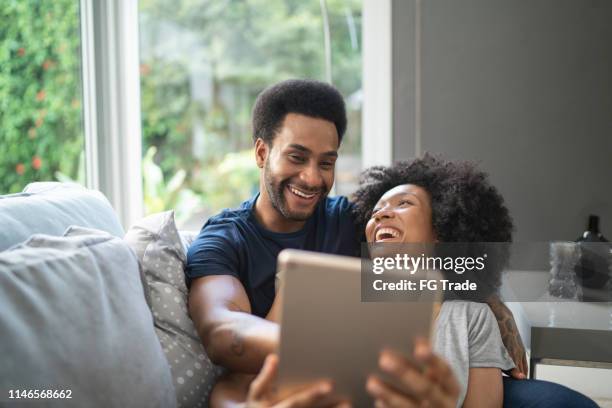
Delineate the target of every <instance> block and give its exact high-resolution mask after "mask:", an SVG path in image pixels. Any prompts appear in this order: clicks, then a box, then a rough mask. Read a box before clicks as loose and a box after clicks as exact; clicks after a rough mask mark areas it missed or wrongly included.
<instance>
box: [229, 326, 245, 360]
mask: <svg viewBox="0 0 612 408" xmlns="http://www.w3.org/2000/svg"><path fill="white" fill-rule="evenodd" d="M230 347H231V350H232V352H233V353H234V354H235V355H237V356H239V357H241V356H243V355H244V338H243V337H242V335H241V334H240V333H239V332H238V331H236V330H234V332H233V333H232V344H231V346H230Z"/></svg>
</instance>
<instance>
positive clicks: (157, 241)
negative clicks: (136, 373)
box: [124, 211, 222, 407]
mask: <svg viewBox="0 0 612 408" xmlns="http://www.w3.org/2000/svg"><path fill="white" fill-rule="evenodd" d="M124 240H125V241H126V242H127V243H128V245H130V246H131V247H132V249H133V250H134V251H135V252H136V255H137V256H138V258H139V260H140V262H141V265H142V269H143V272H144V275H145V280H146V282H147V286H148V299H149V301H150V307H151V311H152V312H153V319H154V321H155V330H156V332H157V335H158V337H159V340H160V342H161V344H162V347H163V349H164V352H165V353H166V358H167V359H168V363H169V364H170V370H171V371H172V376H173V381H174V386H175V388H176V396H177V401H178V404H179V406H182V407H203V406H208V398H209V396H210V391H211V390H212V387H213V385H214V384H215V382H216V380H217V378H218V377H219V375H220V374H221V372H222V369H221V368H220V367H217V366H215V365H214V364H212V362H211V361H210V359H209V358H208V356H207V355H206V352H205V350H204V347H203V346H202V343H201V340H200V337H199V336H198V333H197V332H196V329H195V326H194V324H193V322H192V321H191V318H190V317H189V313H188V311H187V299H188V298H187V297H188V290H187V287H186V285H185V272H184V268H185V263H186V261H187V256H186V254H185V247H184V243H183V242H182V240H181V237H180V235H179V232H178V230H177V228H176V224H175V222H174V212H173V211H167V212H163V213H157V214H153V215H150V216H148V217H145V218H143V219H142V220H140V221H138V222H137V223H136V224H134V225H133V226H132V227H130V229H129V230H128V232H127V234H126V235H125V238H124Z"/></svg>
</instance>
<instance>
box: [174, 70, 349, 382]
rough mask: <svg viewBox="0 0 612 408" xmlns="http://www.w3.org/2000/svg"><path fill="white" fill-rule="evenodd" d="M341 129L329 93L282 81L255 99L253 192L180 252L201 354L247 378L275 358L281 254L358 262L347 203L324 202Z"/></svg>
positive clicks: (338, 107)
mask: <svg viewBox="0 0 612 408" xmlns="http://www.w3.org/2000/svg"><path fill="white" fill-rule="evenodd" d="M345 130H346V113H345V107H344V100H343V98H342V95H340V93H339V92H338V91H337V90H336V89H335V88H333V87H332V86H330V85H328V84H325V83H322V82H318V81H309V80H289V81H284V82H281V83H279V84H276V85H274V86H272V87H270V88H268V89H266V90H265V91H264V92H262V93H261V94H260V95H259V97H258V98H257V101H256V103H255V107H254V109H253V139H254V142H255V159H256V161H257V165H258V166H259V168H260V169H261V172H260V179H259V191H260V192H259V193H258V194H256V195H255V196H254V197H253V198H251V199H249V200H247V201H245V202H244V203H242V205H241V206H240V207H239V208H238V209H234V210H225V211H222V212H221V213H220V214H218V215H216V216H214V217H212V218H210V219H209V220H208V222H207V223H206V225H204V227H203V228H202V231H201V232H200V234H199V235H198V237H197V238H196V240H195V241H194V243H193V244H192V246H191V247H190V249H189V253H188V265H187V270H186V274H187V279H188V284H189V285H190V295H189V310H190V314H191V317H192V319H193V321H194V323H195V325H196V328H197V330H198V333H199V335H200V337H201V338H202V342H203V344H204V346H205V347H206V350H207V352H208V354H209V357H210V358H211V360H212V361H213V362H215V363H216V364H220V365H223V366H225V367H227V368H229V369H230V370H232V371H236V372H242V373H256V372H257V371H258V370H259V369H260V368H261V366H262V364H263V361H264V359H265V357H266V356H267V355H268V354H269V353H271V352H273V351H275V348H276V344H277V341H278V330H279V329H278V325H277V324H276V323H272V322H270V321H268V320H265V317H266V315H267V314H268V312H269V310H270V308H271V306H272V303H273V301H274V297H275V291H274V277H275V273H276V258H277V255H278V253H279V252H280V251H281V250H282V249H285V248H297V249H305V250H311V251H318V252H326V253H332V254H340V255H354V256H357V255H358V248H359V243H358V236H359V235H358V234H357V231H356V227H355V224H354V221H353V218H352V215H351V212H350V204H349V202H348V200H347V198H346V197H333V198H330V197H328V196H327V195H328V193H329V191H330V189H331V187H332V185H333V183H334V168H335V161H336V158H337V157H338V148H339V146H340V142H341V141H342V136H343V135H344V132H345Z"/></svg>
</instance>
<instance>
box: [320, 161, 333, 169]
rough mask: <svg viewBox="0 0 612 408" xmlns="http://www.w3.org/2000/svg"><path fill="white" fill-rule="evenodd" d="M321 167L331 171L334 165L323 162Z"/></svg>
mask: <svg viewBox="0 0 612 408" xmlns="http://www.w3.org/2000/svg"><path fill="white" fill-rule="evenodd" d="M321 167H323V168H325V169H329V168H331V167H334V163H332V162H321Z"/></svg>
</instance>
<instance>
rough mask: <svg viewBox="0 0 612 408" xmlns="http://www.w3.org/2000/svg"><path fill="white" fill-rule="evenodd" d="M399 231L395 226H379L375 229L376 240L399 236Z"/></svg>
mask: <svg viewBox="0 0 612 408" xmlns="http://www.w3.org/2000/svg"><path fill="white" fill-rule="evenodd" d="M399 236H400V233H399V231H398V230H396V229H395V228H381V229H379V230H378V231H376V241H380V240H385V239H390V238H399Z"/></svg>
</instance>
